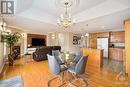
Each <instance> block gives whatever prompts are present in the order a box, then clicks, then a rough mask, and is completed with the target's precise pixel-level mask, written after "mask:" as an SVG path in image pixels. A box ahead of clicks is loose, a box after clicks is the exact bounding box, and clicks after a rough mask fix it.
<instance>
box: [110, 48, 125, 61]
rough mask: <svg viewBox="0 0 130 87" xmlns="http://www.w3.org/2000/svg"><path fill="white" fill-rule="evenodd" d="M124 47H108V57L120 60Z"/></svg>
mask: <svg viewBox="0 0 130 87" xmlns="http://www.w3.org/2000/svg"><path fill="white" fill-rule="evenodd" d="M123 50H124V47H123V48H122V47H121V48H120V47H114V48H109V59H113V60H117V61H122V57H123Z"/></svg>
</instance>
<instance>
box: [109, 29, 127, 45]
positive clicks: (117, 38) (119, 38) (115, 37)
mask: <svg viewBox="0 0 130 87" xmlns="http://www.w3.org/2000/svg"><path fill="white" fill-rule="evenodd" d="M110 42H112V43H124V42H125V32H124V31H118V32H110Z"/></svg>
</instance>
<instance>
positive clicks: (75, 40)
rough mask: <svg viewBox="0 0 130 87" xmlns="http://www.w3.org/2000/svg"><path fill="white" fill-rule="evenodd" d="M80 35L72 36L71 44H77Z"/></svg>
mask: <svg viewBox="0 0 130 87" xmlns="http://www.w3.org/2000/svg"><path fill="white" fill-rule="evenodd" d="M80 39H81V37H80V36H76V35H75V36H73V45H79V44H80V43H79V41H80Z"/></svg>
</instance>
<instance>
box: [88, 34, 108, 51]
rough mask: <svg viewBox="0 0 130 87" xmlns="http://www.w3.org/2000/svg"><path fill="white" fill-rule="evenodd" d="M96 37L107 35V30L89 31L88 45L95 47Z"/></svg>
mask: <svg viewBox="0 0 130 87" xmlns="http://www.w3.org/2000/svg"><path fill="white" fill-rule="evenodd" d="M98 37H108V38H109V32H99V33H91V34H90V47H91V48H94V49H96V48H97V38H98Z"/></svg>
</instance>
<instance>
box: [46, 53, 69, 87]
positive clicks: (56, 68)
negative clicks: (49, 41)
mask: <svg viewBox="0 0 130 87" xmlns="http://www.w3.org/2000/svg"><path fill="white" fill-rule="evenodd" d="M47 58H48V63H49V67H50V70H51V72H52V73H53V74H54V75H55V77H54V78H53V79H51V80H49V81H48V87H50V82H51V81H53V80H55V79H57V78H58V77H60V74H61V75H62V85H64V84H63V81H64V72H65V71H66V70H67V67H66V66H63V65H60V64H59V63H58V61H57V60H56V58H55V56H51V55H48V54H47ZM62 85H60V86H62Z"/></svg>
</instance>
